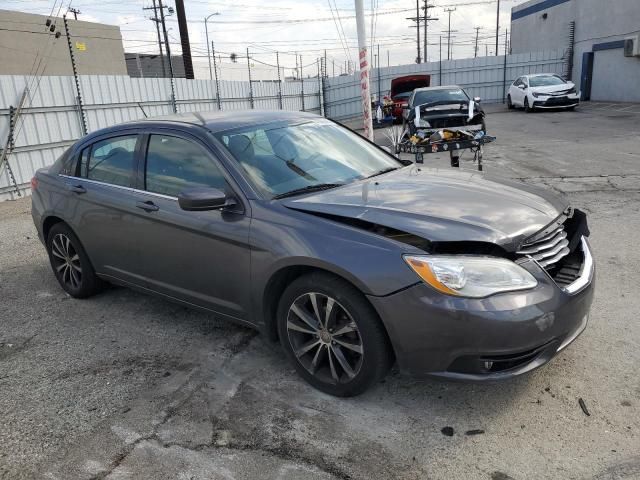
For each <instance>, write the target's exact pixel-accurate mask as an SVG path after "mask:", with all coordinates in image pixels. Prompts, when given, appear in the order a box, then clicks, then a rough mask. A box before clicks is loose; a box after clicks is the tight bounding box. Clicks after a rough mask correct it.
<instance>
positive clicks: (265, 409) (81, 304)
mask: <svg viewBox="0 0 640 480" xmlns="http://www.w3.org/2000/svg"><path fill="white" fill-rule="evenodd" d="M488 110H489V115H488V119H487V123H488V125H489V129H490V133H492V134H495V135H496V136H497V137H498V140H497V142H496V143H495V144H493V145H490V146H488V147H487V148H486V150H485V170H486V171H487V172H488V173H496V174H500V175H507V176H509V177H513V178H520V179H522V180H524V181H526V182H530V183H533V184H537V185H542V186H545V187H547V188H552V189H554V190H555V191H557V192H561V193H564V194H566V195H568V196H569V197H570V198H571V200H572V203H573V204H574V205H575V206H577V207H579V208H583V209H585V210H586V211H587V212H588V213H589V219H590V227H591V230H592V236H591V243H592V245H593V248H594V252H595V255H596V261H597V266H598V284H597V291H596V299H595V301H594V305H593V309H592V314H591V318H590V323H589V326H588V328H587V330H586V331H585V333H584V334H583V335H582V336H581V337H580V338H579V339H578V340H577V341H576V342H575V343H574V344H573V345H572V346H571V347H569V348H567V349H566V350H565V351H563V352H562V353H561V354H560V355H559V356H558V357H556V358H555V359H554V360H553V361H552V362H551V363H550V364H548V365H547V366H545V367H543V368H541V369H539V370H537V371H535V372H533V373H532V374H530V375H526V376H524V377H520V378H517V379H514V380H512V381H509V382H505V383H498V384H493V385H471V384H464V383H450V382H444V381H440V380H415V379H410V378H404V377H401V376H399V375H398V374H397V372H392V373H391V375H390V376H389V377H388V378H387V379H386V380H385V381H384V382H383V383H381V384H380V385H378V386H377V387H376V388H374V389H373V390H371V391H370V392H367V393H366V394H364V395H362V396H360V397H357V398H352V399H337V398H332V397H329V396H327V395H324V394H321V393H319V392H317V391H315V390H313V389H312V388H311V387H309V386H307V385H306V384H305V383H303V382H302V381H301V380H300V379H299V378H298V377H297V376H296V374H295V371H294V370H293V368H292V367H290V366H289V365H288V364H287V363H286V361H285V358H284V356H283V354H282V353H281V352H280V349H279V347H278V345H277V344H272V343H270V342H268V341H267V340H266V339H264V338H263V337H262V336H260V335H257V334H256V333H255V332H253V331H252V330H249V329H247V328H245V327H242V326H237V325H235V324H231V323H229V322H227V321H224V320H222V319H217V318H214V317H213V316H211V315H206V314H203V313H200V312H195V311H191V310H188V309H186V308H183V307H181V306H176V305H174V304H171V303H167V302H166V301H164V300H161V299H156V298H153V297H149V296H145V295H142V294H139V293H136V292H132V291H130V290H127V289H123V288H111V289H109V290H108V291H106V292H105V293H103V294H101V295H99V296H96V297H94V298H91V299H87V300H73V299H71V298H69V297H67V296H66V295H65V294H64V293H63V292H62V290H61V289H60V288H59V287H58V285H57V284H56V282H55V279H54V277H53V275H52V274H51V272H50V267H49V265H48V263H47V258H46V255H45V252H44V248H43V247H42V245H41V244H40V243H39V241H38V240H37V238H36V234H35V229H34V227H33V225H32V222H31V218H30V215H29V209H30V204H29V200H28V199H25V200H20V201H16V202H4V203H1V204H0V298H1V299H2V300H1V301H2V308H1V309H0V477H2V478H11V479H13V478H19V479H22V478H45V479H50V480H56V479H60V480H63V479H64V480H66V479H108V480H115V479H146V478H153V479H227V480H228V479H238V480H240V479H257V478H259V479H368V478H381V479H382V478H384V479H387V478H388V479H396V478H398V479H400V478H401V479H444V478H447V479H448V478H466V479H476V478H477V479H490V480H523V479H530V478H549V479H557V478H563V479H598V480H604V479H637V478H640V377H639V376H638V367H639V366H640V345H639V344H640V324H639V322H638V321H637V313H636V312H637V311H638V310H640V296H639V295H638V294H637V288H638V285H639V284H640V253H639V249H638V248H636V245H635V242H634V239H635V238H636V236H637V234H638V232H640V148H639V147H640V122H639V121H638V120H640V115H636V114H628V113H624V112H617V111H611V110H608V109H598V108H597V104H593V105H589V106H587V105H585V106H584V107H582V108H581V109H579V110H578V111H576V112H545V113H536V114H532V115H526V114H524V113H523V112H521V111H516V112H508V111H506V110H505V109H502V108H500V107H491V108H488ZM376 135H377V136H378V137H379V138H380V140H381V142H384V140H383V136H384V135H383V132H382V131H380V130H378V131H377V132H376ZM425 161H426V165H427V166H429V165H434V166H438V167H443V168H449V167H448V157H447V156H435V155H425ZM462 165H463V167H464V168H473V166H472V165H471V164H470V163H468V162H465V161H464V157H463V161H462ZM580 398H582V399H583V400H584V402H585V404H586V406H587V408H588V410H589V412H590V416H586V415H585V414H584V413H583V411H582V410H581V408H580V406H579V404H578V399H580Z"/></svg>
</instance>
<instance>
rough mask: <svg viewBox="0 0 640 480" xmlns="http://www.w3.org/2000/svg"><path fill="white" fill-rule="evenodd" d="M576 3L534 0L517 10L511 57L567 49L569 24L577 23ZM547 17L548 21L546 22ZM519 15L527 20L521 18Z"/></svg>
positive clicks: (513, 20) (512, 26) (512, 17)
mask: <svg viewBox="0 0 640 480" xmlns="http://www.w3.org/2000/svg"><path fill="white" fill-rule="evenodd" d="M559 1H561V2H562V3H558V2H559ZM574 1H576V0H555V1H553V0H552V1H551V2H549V1H546V2H545V1H541V0H531V1H529V2H525V3H523V4H521V5H518V6H517V7H514V8H513V9H512V10H511V53H525V52H537V51H542V50H561V49H565V48H567V46H568V45H569V23H570V22H571V21H572V20H574ZM577 1H579V0H577ZM554 4H555V6H552V7H547V8H543V7H545V6H547V5H554ZM545 13H546V14H547V18H546V19H544V18H543V15H544V14H545ZM518 15H525V16H523V17H519V18H518ZM558 73H562V72H558Z"/></svg>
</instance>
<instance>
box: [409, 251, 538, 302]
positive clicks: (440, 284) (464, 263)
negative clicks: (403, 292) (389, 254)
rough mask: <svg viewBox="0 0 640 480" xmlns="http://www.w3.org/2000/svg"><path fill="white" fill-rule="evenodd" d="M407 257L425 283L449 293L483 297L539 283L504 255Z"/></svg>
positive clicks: (530, 286)
mask: <svg viewBox="0 0 640 480" xmlns="http://www.w3.org/2000/svg"><path fill="white" fill-rule="evenodd" d="M404 259H405V261H406V262H407V264H408V265H409V267H411V269H412V270H413V271H414V272H415V273H416V274H417V275H418V276H419V277H420V278H421V279H422V280H423V281H424V282H425V283H426V284H428V285H429V286H431V287H433V288H434V289H436V290H437V291H439V292H441V293H445V294H447V295H454V296H458V297H469V298H481V297H487V296H489V295H493V294H496V293H501V292H510V291H517V290H527V289H530V288H534V287H535V286H537V285H538V282H537V280H536V279H535V278H534V277H533V275H531V274H530V273H529V272H528V271H526V270H525V269H524V268H522V267H520V266H519V265H516V264H515V263H514V262H512V261H510V260H506V259H502V258H493V257H480V256H463V255H459V256H457V255H442V256H440V255H406V256H405V257H404Z"/></svg>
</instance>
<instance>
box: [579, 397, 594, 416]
mask: <svg viewBox="0 0 640 480" xmlns="http://www.w3.org/2000/svg"><path fill="white" fill-rule="evenodd" d="M578 404H579V405H580V408H581V409H582V411H583V412H584V414H585V415H586V416H587V417H590V416H591V414H590V413H589V410H587V404H586V403H584V400H583V399H582V398H578Z"/></svg>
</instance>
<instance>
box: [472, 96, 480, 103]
mask: <svg viewBox="0 0 640 480" xmlns="http://www.w3.org/2000/svg"><path fill="white" fill-rule="evenodd" d="M473 101H474V102H476V103H480V102H481V101H482V99H481V98H480V97H473Z"/></svg>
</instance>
